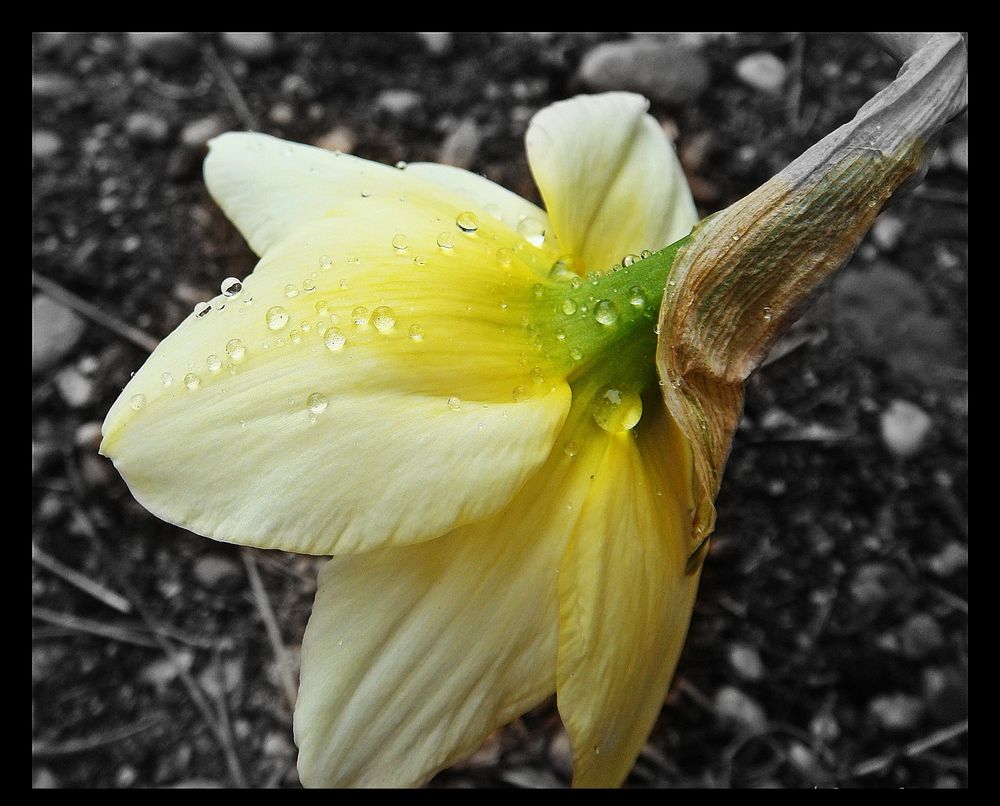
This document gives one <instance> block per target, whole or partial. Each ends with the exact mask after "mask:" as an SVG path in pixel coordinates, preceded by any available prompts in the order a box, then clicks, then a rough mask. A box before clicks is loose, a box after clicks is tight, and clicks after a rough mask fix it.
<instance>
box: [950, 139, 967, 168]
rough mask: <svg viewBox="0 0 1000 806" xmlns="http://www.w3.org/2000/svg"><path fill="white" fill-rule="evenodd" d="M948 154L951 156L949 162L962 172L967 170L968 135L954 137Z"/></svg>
mask: <svg viewBox="0 0 1000 806" xmlns="http://www.w3.org/2000/svg"><path fill="white" fill-rule="evenodd" d="M948 156H949V157H951V164H952V165H953V166H955V168H956V169H958V170H959V171H961V172H962V173H964V174H967V173H968V172H969V136H968V135H967V134H963V135H962V136H961V137H956V138H955V140H954V142H952V144H951V148H949V149H948Z"/></svg>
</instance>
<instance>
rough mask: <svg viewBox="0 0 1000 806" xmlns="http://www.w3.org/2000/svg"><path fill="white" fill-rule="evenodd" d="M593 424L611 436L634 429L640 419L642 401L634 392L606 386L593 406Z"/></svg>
mask: <svg viewBox="0 0 1000 806" xmlns="http://www.w3.org/2000/svg"><path fill="white" fill-rule="evenodd" d="M593 414H594V422H596V423H597V424H598V425H599V426H600V427H601V428H603V429H604V430H605V431H608V432H610V433H612V434H614V433H618V432H620V431H628V430H629V429H631V428H635V425H636V423H638V422H639V419H640V418H641V417H642V399H641V398H640V397H639V395H637V394H636V393H635V392H633V391H631V390H628V389H619V388H617V387H614V386H606V387H604V389H602V390H601V391H600V392H599V393H598V394H597V397H596V398H595V399H594V404H593Z"/></svg>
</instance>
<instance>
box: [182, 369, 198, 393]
mask: <svg viewBox="0 0 1000 806" xmlns="http://www.w3.org/2000/svg"><path fill="white" fill-rule="evenodd" d="M184 385H185V386H186V387H187V388H188V389H190V390H192V391H194V390H195V389H197V388H198V387H199V386H201V376H200V375H198V374H196V373H194V372H189V373H188V374H187V375H185V376H184Z"/></svg>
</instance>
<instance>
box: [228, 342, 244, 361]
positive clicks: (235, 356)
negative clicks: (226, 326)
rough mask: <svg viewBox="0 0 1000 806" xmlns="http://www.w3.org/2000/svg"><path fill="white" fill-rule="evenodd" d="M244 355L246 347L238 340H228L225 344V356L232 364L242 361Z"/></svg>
mask: <svg viewBox="0 0 1000 806" xmlns="http://www.w3.org/2000/svg"><path fill="white" fill-rule="evenodd" d="M246 354H247V346H246V345H245V344H244V343H243V342H242V341H240V339H230V340H229V341H227V342H226V355H228V356H229V360H230V361H232V362H233V363H234V364H238V363H239V362H240V361H242V360H243V356H245V355H246Z"/></svg>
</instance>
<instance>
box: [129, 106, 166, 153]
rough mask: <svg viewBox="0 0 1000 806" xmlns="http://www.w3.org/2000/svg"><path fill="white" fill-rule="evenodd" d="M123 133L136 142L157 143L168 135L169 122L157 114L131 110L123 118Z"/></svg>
mask: <svg viewBox="0 0 1000 806" xmlns="http://www.w3.org/2000/svg"><path fill="white" fill-rule="evenodd" d="M125 134H127V135H128V138H129V139H130V140H132V141H133V142H136V143H146V144H149V145H159V144H160V143H163V142H166V139H167V137H168V136H169V135H170V124H169V123H167V121H166V120H164V119H163V118H161V117H159V116H158V115H151V114H149V113H148V112H133V113H132V114H131V115H129V116H128V117H127V118H126V119H125Z"/></svg>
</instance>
